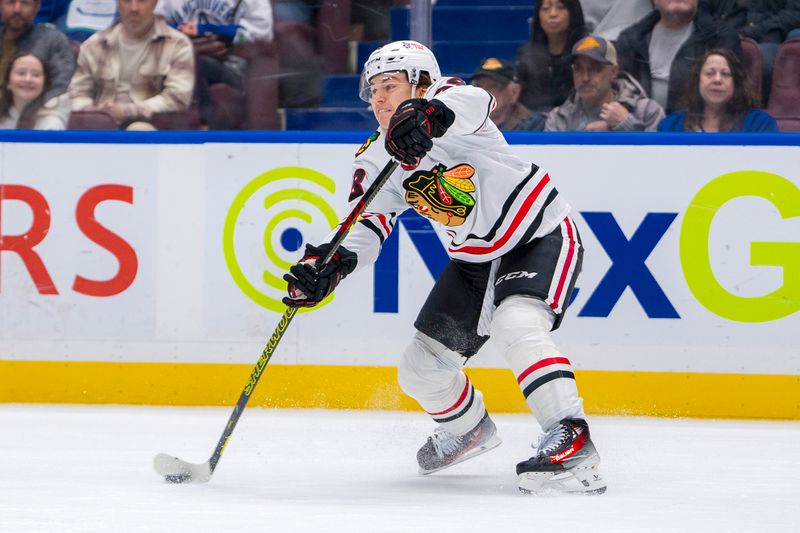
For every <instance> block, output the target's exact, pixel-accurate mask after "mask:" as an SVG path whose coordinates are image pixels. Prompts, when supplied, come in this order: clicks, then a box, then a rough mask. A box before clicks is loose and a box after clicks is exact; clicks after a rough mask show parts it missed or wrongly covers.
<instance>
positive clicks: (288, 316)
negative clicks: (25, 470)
mask: <svg viewBox="0 0 800 533" xmlns="http://www.w3.org/2000/svg"><path fill="white" fill-rule="evenodd" d="M397 165H398V162H397V161H395V160H394V159H391V160H390V161H389V162H388V163H386V166H385V167H383V170H382V171H381V173H380V174H378V177H377V179H376V180H375V181H374V182H373V183H372V185H370V186H369V188H368V189H367V191H366V192H365V193H364V195H363V196H362V197H361V199H360V200H359V202H358V204H356V206H355V207H354V208H353V210H352V211H350V214H349V215H347V218H346V219H345V220H344V222H342V224H341V225H340V226H339V229H338V230H337V232H336V235H335V236H334V238H333V239H332V240H331V242H330V244H331V249H330V251H329V252H328V253H327V254H326V255H325V257H324V258H323V259H322V264H323V265H325V264H327V263H328V262H329V261H330V260H331V258H332V257H333V255H334V254H335V253H336V250H337V249H338V248H339V246H341V244H342V241H344V238H345V237H346V236H347V234H348V233H350V229H351V228H352V227H353V225H354V224H355V223H356V221H357V220H358V217H360V216H361V214H362V213H363V212H364V210H365V209H366V208H367V206H368V205H369V203H370V202H372V200H373V199H374V198H375V196H376V195H377V194H378V191H380V189H381V188H382V187H383V185H384V184H385V183H386V182H387V181H389V177H390V176H391V175H392V174H393V173H394V171H395V169H396V168H397ZM295 314H297V308H296V307H287V308H286V311H284V312H283V316H282V317H281V319H280V322H278V327H276V328H275V331H274V332H273V333H272V336H271V337H270V338H269V341H268V342H267V345H266V346H265V347H264V350H263V351H262V352H261V357H259V358H258V362H257V363H256V366H255V368H253V371H252V372H251V373H250V379H248V380H247V385H245V387H244V390H243V391H242V394H241V395H240V396H239V401H237V402H236V406H235V407H234V408H233V412H232V413H231V416H230V417H229V418H228V423H227V424H226V425H225V430H224V431H223V432H222V436H221V437H220V438H219V442H217V447H216V448H214V453H212V454H211V457H210V458H209V459H208V461H206V462H205V463H200V464H195V463H189V462H186V461H183V460H181V459H179V458H177V457H174V456H172V455H167V454H165V453H160V454H158V455H156V456H155V458H154V459H153V467H154V468H155V469H156V472H157V473H158V474H159V475H160V476H164V480H165V481H167V482H168V483H206V482H208V481H210V480H211V476H212V475H213V474H214V470H215V469H216V468H217V463H218V462H219V459H220V457H221V456H222V452H224V451H225V446H226V445H227V444H228V440H229V439H230V438H231V434H232V433H233V429H234V428H235V427H236V423H237V422H238V421H239V417H240V416H242V412H244V409H245V407H247V402H248V401H249V400H250V395H251V394H252V392H253V390H254V389H255V388H256V385H258V380H259V379H261V375H262V373H263V372H264V368H265V367H266V366H267V363H269V361H270V359H271V358H272V354H273V353H275V349H276V348H277V347H278V343H279V342H280V341H281V338H283V334H284V332H285V331H286V328H288V327H289V324H291V323H292V319H293V318H294V315H295Z"/></svg>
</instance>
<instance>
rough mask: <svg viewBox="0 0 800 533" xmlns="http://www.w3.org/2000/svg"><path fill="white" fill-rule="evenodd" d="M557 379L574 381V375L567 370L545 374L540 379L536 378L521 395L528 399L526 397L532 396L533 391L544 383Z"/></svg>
mask: <svg viewBox="0 0 800 533" xmlns="http://www.w3.org/2000/svg"><path fill="white" fill-rule="evenodd" d="M558 378H569V379H575V374H573V373H572V372H570V371H569V370H556V371H555V372H550V373H549V374H545V375H544V376H542V377H539V378H536V379H534V380H533V381H531V382H530V384H528V386H527V387H525V389H523V391H522V395H523V396H525V399H526V400H527V399H528V396H530V395H531V394H533V391H535V390H536V389H538V388H539V387H541V386H542V385H544V384H545V383H549V382H551V381H553V380H554V379H558Z"/></svg>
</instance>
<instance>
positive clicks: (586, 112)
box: [545, 35, 664, 131]
mask: <svg viewBox="0 0 800 533" xmlns="http://www.w3.org/2000/svg"><path fill="white" fill-rule="evenodd" d="M572 58H573V62H572V76H573V80H574V83H575V89H574V90H573V91H572V92H571V93H570V95H569V97H568V98H567V100H566V101H565V102H564V103H563V104H562V105H560V106H559V107H556V108H554V109H553V110H552V111H550V114H549V115H548V117H547V124H546V125H545V131H656V128H657V127H658V123H659V121H660V120H661V119H662V118H664V110H663V109H662V108H661V106H660V105H659V104H658V103H657V102H656V101H655V100H652V99H650V98H648V97H647V95H646V94H645V91H644V89H642V86H641V85H639V82H637V81H636V80H635V79H633V78H632V77H631V76H629V75H628V74H627V73H625V72H622V71H620V69H619V66H618V65H617V51H616V50H615V49H614V45H613V44H611V43H610V42H608V41H607V40H605V39H603V38H602V37H598V36H596V35H589V36H587V37H584V38H583V39H581V40H580V41H578V42H577V43H575V46H573V47H572Z"/></svg>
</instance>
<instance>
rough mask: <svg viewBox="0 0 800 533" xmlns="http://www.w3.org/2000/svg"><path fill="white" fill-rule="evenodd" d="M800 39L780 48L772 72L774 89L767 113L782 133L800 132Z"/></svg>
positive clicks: (790, 41)
mask: <svg viewBox="0 0 800 533" xmlns="http://www.w3.org/2000/svg"><path fill="white" fill-rule="evenodd" d="M798 102H800V39H790V40H788V41H785V42H784V43H782V44H781V45H780V46H779V47H778V53H777V54H776V55H775V66H774V68H773V71H772V89H771V91H770V95H769V106H768V107H767V112H768V113H769V114H770V115H772V116H773V117H775V120H776V121H777V122H778V127H779V128H780V130H781V131H795V132H800V104H798Z"/></svg>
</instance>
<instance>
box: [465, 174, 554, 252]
mask: <svg viewBox="0 0 800 533" xmlns="http://www.w3.org/2000/svg"><path fill="white" fill-rule="evenodd" d="M537 172H539V167H538V166H536V165H533V164H531V173H530V174H528V175H527V176H525V178H524V179H523V180H522V181H521V182H520V183H519V185H517V187H516V188H515V189H514V190H513V191H512V193H511V194H510V195H509V196H508V198H507V199H506V201H505V203H504V204H503V209H501V210H500V216H498V217H497V220H496V221H495V223H494V225H493V226H492V228H491V229H490V230H489V233H487V234H486V235H485V236H483V237H478V236H477V235H475V234H474V233H470V234H469V235H467V237H466V238H465V239H464V240H463V241H462V242H461V243H459V244H456V243H453V246H454V247H458V248H460V247H462V246H464V245H465V244H466V243H467V241H469V240H471V239H475V240H479V241H485V242H492V241H493V240H494V238H495V236H496V235H497V232H498V231H500V226H502V225H503V222H504V221H505V219H506V217H507V216H508V212H509V211H511V206H513V205H514V202H516V200H517V198H518V197H519V195H520V194H522V191H523V190H524V189H525V186H526V185H527V184H528V182H530V181H531V179H533V177H534V176H535V175H536V173H537Z"/></svg>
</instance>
